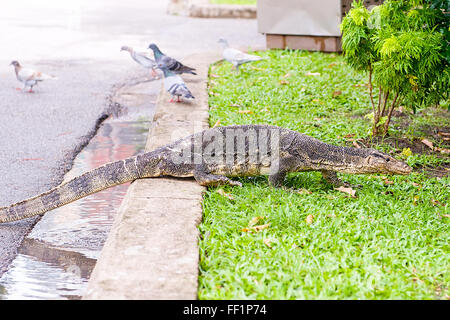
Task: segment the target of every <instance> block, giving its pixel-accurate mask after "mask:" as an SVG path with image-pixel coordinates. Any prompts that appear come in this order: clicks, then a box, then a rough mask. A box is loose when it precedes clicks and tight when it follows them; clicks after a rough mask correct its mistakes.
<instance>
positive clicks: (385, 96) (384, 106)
mask: <svg viewBox="0 0 450 320" xmlns="http://www.w3.org/2000/svg"><path fill="white" fill-rule="evenodd" d="M388 98H389V90H386V93H385V94H384V97H383V100H384V101H383V109H382V110H381V114H380V118H381V117H382V116H384V111H385V110H386V104H387V101H388Z"/></svg>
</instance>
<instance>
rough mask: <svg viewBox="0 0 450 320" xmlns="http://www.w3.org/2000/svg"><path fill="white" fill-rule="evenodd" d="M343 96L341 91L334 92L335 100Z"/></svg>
mask: <svg viewBox="0 0 450 320" xmlns="http://www.w3.org/2000/svg"><path fill="white" fill-rule="evenodd" d="M341 94H342V91H341V90H336V91H334V92H333V98H336V97H337V96H340V95H341Z"/></svg>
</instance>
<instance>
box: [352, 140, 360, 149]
mask: <svg viewBox="0 0 450 320" xmlns="http://www.w3.org/2000/svg"><path fill="white" fill-rule="evenodd" d="M352 144H353V146H354V147H355V148H356V149H361V146H360V145H359V144H358V142H356V141H355V140H352Z"/></svg>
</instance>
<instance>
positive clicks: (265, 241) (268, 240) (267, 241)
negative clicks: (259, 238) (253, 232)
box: [263, 239, 272, 249]
mask: <svg viewBox="0 0 450 320" xmlns="http://www.w3.org/2000/svg"><path fill="white" fill-rule="evenodd" d="M263 242H264V244H265V245H266V246H268V247H269V248H270V249H272V244H271V243H272V240H270V239H264V241H263Z"/></svg>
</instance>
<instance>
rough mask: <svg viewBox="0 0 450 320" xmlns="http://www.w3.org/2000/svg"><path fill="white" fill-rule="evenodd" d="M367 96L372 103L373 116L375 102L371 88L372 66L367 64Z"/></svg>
mask: <svg viewBox="0 0 450 320" xmlns="http://www.w3.org/2000/svg"><path fill="white" fill-rule="evenodd" d="M369 96H370V102H371V103H372V110H373V114H374V115H375V102H373V86H372V66H371V65H370V64H369Z"/></svg>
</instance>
